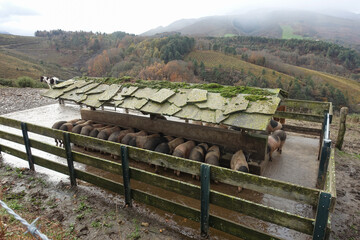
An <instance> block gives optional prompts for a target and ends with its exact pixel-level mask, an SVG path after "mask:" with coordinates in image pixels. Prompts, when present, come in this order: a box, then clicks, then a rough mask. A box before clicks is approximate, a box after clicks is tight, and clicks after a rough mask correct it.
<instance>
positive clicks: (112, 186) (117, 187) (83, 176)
mask: <svg viewBox="0 0 360 240" xmlns="http://www.w3.org/2000/svg"><path fill="white" fill-rule="evenodd" d="M75 174H76V178H77V179H80V180H83V181H85V182H88V183H91V184H94V185H95V186H98V187H102V188H105V189H107V190H110V191H112V192H114V193H120V194H124V187H123V185H122V184H120V183H118V182H115V181H112V180H109V179H106V178H102V177H99V176H96V175H94V174H91V173H87V172H85V171H81V170H78V169H76V170H75Z"/></svg>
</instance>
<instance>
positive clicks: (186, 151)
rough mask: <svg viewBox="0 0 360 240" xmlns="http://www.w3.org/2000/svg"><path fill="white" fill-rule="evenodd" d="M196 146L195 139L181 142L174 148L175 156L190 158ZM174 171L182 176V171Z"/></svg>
mask: <svg viewBox="0 0 360 240" xmlns="http://www.w3.org/2000/svg"><path fill="white" fill-rule="evenodd" d="M195 146H196V144H195V142H194V141H187V142H185V143H182V144H180V145H179V146H177V147H176V148H175V150H174V153H173V156H175V157H181V158H189V155H190V152H191V150H192V149H193V148H194V147H195ZM174 173H175V174H176V175H177V176H180V171H178V170H174Z"/></svg>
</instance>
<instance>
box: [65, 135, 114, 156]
mask: <svg viewBox="0 0 360 240" xmlns="http://www.w3.org/2000/svg"><path fill="white" fill-rule="evenodd" d="M70 141H71V142H72V143H75V144H77V145H80V146H86V147H88V148H92V149H97V150H101V151H104V152H107V153H110V154H113V155H115V156H121V150H120V146H121V145H120V144H119V143H114V142H110V141H105V140H101V139H97V138H92V137H88V136H84V135H80V134H76V133H70Z"/></svg>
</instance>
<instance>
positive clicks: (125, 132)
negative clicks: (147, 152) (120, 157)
mask: <svg viewBox="0 0 360 240" xmlns="http://www.w3.org/2000/svg"><path fill="white" fill-rule="evenodd" d="M134 132H135V130H134V129H133V128H129V129H125V130H122V131H120V132H119V135H118V136H117V139H116V142H118V143H121V140H122V139H123V138H124V137H125V136H126V134H128V133H134ZM109 138H110V137H109ZM109 141H111V140H109Z"/></svg>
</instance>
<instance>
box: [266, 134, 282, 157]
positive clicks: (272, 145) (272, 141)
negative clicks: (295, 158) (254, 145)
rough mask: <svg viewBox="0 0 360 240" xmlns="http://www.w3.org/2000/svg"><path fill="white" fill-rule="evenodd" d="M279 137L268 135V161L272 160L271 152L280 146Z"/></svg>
mask: <svg viewBox="0 0 360 240" xmlns="http://www.w3.org/2000/svg"><path fill="white" fill-rule="evenodd" d="M280 142H281V141H280V137H279V136H276V135H275V136H274V135H270V136H269V137H268V145H267V153H269V161H272V153H273V152H274V151H275V150H276V149H279V147H280Z"/></svg>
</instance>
